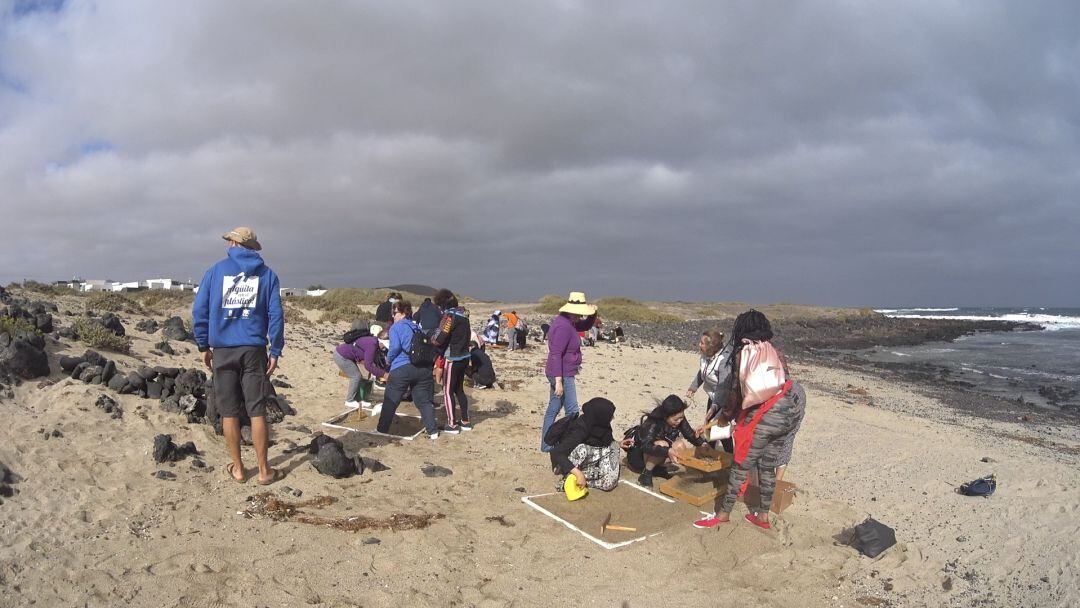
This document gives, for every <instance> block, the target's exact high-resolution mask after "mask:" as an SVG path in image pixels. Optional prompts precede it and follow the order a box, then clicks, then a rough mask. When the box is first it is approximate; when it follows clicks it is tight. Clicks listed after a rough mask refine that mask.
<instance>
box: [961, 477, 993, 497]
mask: <svg viewBox="0 0 1080 608" xmlns="http://www.w3.org/2000/svg"><path fill="white" fill-rule="evenodd" d="M996 489H997V478H995V477H994V476H993V475H987V476H986V477H981V478H979V479H976V480H975V481H969V482H967V483H965V484H960V487H959V488H957V490H956V491H957V492H959V493H961V494H963V495H964V496H990V495H991V494H993V493H994V490H996Z"/></svg>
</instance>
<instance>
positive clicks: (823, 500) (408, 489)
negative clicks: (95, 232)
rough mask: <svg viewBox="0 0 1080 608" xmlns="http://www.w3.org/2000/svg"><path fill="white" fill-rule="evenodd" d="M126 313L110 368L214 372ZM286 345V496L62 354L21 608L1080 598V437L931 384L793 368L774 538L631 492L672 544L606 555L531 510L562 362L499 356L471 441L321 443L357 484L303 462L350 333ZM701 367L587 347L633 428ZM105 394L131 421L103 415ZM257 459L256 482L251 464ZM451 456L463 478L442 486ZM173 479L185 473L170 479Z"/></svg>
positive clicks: (586, 392)
mask: <svg viewBox="0 0 1080 608" xmlns="http://www.w3.org/2000/svg"><path fill="white" fill-rule="evenodd" d="M65 306H68V305H66V304H64V305H62V308H61V310H62V312H63V310H64V308H65ZM485 307H486V305H477V306H476V310H485V309H486V308H485ZM122 316H123V318H124V323H125V325H127V326H128V328H129V334H130V335H132V336H133V338H134V348H133V351H132V354H131V355H130V356H128V355H115V356H114V355H112V354H109V356H110V358H113V359H114V360H115V361H116V362H117V364H118V365H119V366H120V367H121V368H123V369H126V370H130V369H135V368H136V367H137V366H138V365H140V364H141V363H144V362H145V363H149V364H150V365H171V366H177V367H198V365H199V364H200V360H199V357H198V353H197V352H196V351H195V348H194V346H193V345H192V344H185V345H176V344H174V346H175V347H176V348H177V349H178V352H177V354H176V355H171V356H169V355H166V356H156V355H151V354H150V350H151V349H152V348H153V345H154V342H156V341H158V340H159V338H158V337H156V336H150V335H147V334H143V333H141V332H139V331H137V330H134V329H132V328H133V326H134V323H135V322H137V321H138V320H140V319H141V318H143V317H140V316H138V315H122ZM57 318H58V320H59V321H61V322H62V323H66V322H67V319H68V317H65V316H63V314H61V315H60V316H58V317H57ZM474 321H475V319H474ZM474 324H475V323H474ZM286 331H287V347H286V351H285V357H284V358H283V359H282V363H281V368H280V370H279V375H278V376H277V377H278V378H280V379H281V380H283V381H285V382H286V383H287V384H288V385H290V388H279V389H278V390H279V394H281V395H282V396H283V397H285V398H286V399H287V400H288V402H289V403H290V404H291V405H292V406H293V407H294V408H295V409H296V411H297V415H296V416H290V417H287V418H286V419H285V421H284V422H282V423H280V424H277V425H275V426H274V428H273V431H272V439H273V441H274V444H273V445H272V446H271V448H270V457H271V462H272V464H273V465H274V466H277V467H281V468H283V469H284V470H285V471H286V472H287V477H286V479H284V480H283V481H281V482H279V483H277V484H275V485H272V486H269V487H268V488H262V487H260V486H258V485H257V484H255V483H254V481H253V480H249V481H248V482H247V483H246V484H244V485H239V484H237V483H234V482H233V481H231V480H230V479H229V478H228V476H227V475H226V473H225V471H224V464H225V463H226V462H227V455H226V450H225V445H224V441H223V439H222V438H221V437H219V436H215V435H214V432H213V429H212V427H210V426H208V425H205V424H190V423H187V422H185V420H184V419H183V417H182V416H179V415H177V414H173V413H167V412H164V411H162V410H161V409H160V407H159V405H158V402H157V401H156V400H150V399H140V398H138V397H137V396H135V395H116V394H115V393H112V392H110V391H108V389H107V388H106V387H104V386H97V385H87V384H84V383H82V382H79V381H76V380H72V379H70V378H67V377H66V376H65V375H63V374H61V373H59V369H58V367H57V364H56V356H57V355H60V354H81V353H82V352H83V351H84V350H85V346H84V345H82V344H79V343H76V342H70V341H65V342H60V343H52V341H51V340H50V345H49V347H48V350H49V352H50V355H52V356H51V357H50V365H52V367H53V374H52V375H51V376H50V377H49V378H47V379H39V380H34V381H28V382H24V383H23V384H22V385H21V386H19V387H17V388H15V389H14V397H13V398H5V399H3V400H2V401H0V412H2V413H3V416H4V421H5V424H4V425H3V428H2V429H0V463H3V464H4V465H6V466H7V467H8V468H9V469H11V471H12V472H13V473H14V474H15V476H17V477H16V480H15V482H14V483H13V484H12V487H13V488H15V490H17V493H16V494H14V496H12V497H10V498H6V499H4V502H3V504H2V505H0V534H2V538H3V542H2V543H0V590H2V593H0V606H5V607H6V606H31V605H36V606H118V605H129V606H169V607H171V606H177V607H180V606H184V607H187V606H552V605H554V606H569V605H575V606H647V605H659V604H669V605H683V606H718V605H743V606H833V607H839V606H860V605H864V606H1070V605H1077V604H1078V603H1080V592H1078V589H1080V579H1078V565H1080V564H1078V560H1080V551H1078V550H1077V547H1076V542H1075V540H1074V539H1075V537H1076V535H1077V534H1078V533H1080V529H1078V528H1080V524H1078V519H1077V514H1078V513H1077V511H1078V509H1080V507H1078V505H1080V472H1078V470H1080V469H1078V467H1077V461H1078V460H1080V438H1078V433H1077V432H1076V429H1075V428H1074V427H1071V426H1054V425H1052V424H1044V425H1025V424H1020V423H1009V422H1002V421H992V420H987V419H982V418H975V417H971V416H968V415H965V414H963V413H960V412H958V411H957V410H956V409H953V408H950V407H948V405H947V404H945V403H942V402H941V401H939V400H935V399H933V398H930V397H928V396H925V395H924V394H922V393H921V392H920V391H919V390H917V389H918V387H916V386H911V385H906V384H904V383H901V382H893V381H884V380H881V379H879V378H875V377H872V376H868V375H864V374H861V373H859V372H855V371H842V370H838V369H832V368H829V367H825V366H822V365H819V364H810V363H808V362H806V361H802V360H799V359H796V360H795V361H794V362H793V368H794V373H795V375H796V376H797V378H799V379H800V380H801V381H802V382H803V383H804V385H805V387H806V390H807V395H808V403H809V405H808V409H807V414H806V419H805V422H804V424H803V427H802V430H801V432H800V434H799V435H798V439H797V441H796V444H795V454H794V458H793V460H792V463H791V466H790V467H789V469H788V472H787V475H786V477H785V479H786V480H787V481H791V482H794V483H795V484H796V485H797V486H798V492H797V497H796V499H795V503H794V505H793V506H791V507H790V508H788V509H787V510H785V511H784V513H783V514H782V515H780V516H778V517H777V518H776V520H775V521H776V523H775V525H774V530H773V531H772V532H763V531H761V530H758V529H756V528H755V527H753V526H751V525H749V524H748V523H746V522H744V521H742V518H741V515H742V513H743V512H745V508H744V507H743V506H742V505H738V506H737V507H736V511H735V513H734V515H735V517H733V523H731V524H727V525H725V526H720V527H718V528H717V529H713V530H697V529H694V528H693V527H692V526H691V525H690V522H691V521H692V520H693V519H695V518H696V517H697V515H698V513H699V510H698V509H696V508H694V507H691V506H689V505H685V504H681V503H675V504H672V503H667V502H663V501H660V500H658V499H654V498H653V497H651V496H648V495H645V494H644V493H642V492H640V491H639V490H636V489H634V488H632V487H631V486H629V485H620V486H619V488H618V489H617V490H616V491H615V492H618V493H623V494H619V495H618V496H622V497H624V498H625V500H626V501H629V502H627V504H629V503H633V504H637V503H638V502H640V503H641V504H642V505H645V506H643V507H641V508H640V509H638V510H637V511H636V512H635V511H631V512H626V513H622V512H619V513H618V516H619V517H622V518H624V521H628V520H629V519H633V518H634V517H638V518H642V517H644V518H645V519H642V521H641V522H640V525H641V526H642V530H645V529H646V528H647V530H648V532H649V533H655V535H653V536H650V537H648V538H646V539H645V540H642V541H640V542H635V543H633V544H630V545H628V546H625V547H622V548H618V549H612V550H608V549H605V548H603V547H601V546H600V545H598V544H596V543H594V542H592V541H591V540H589V539H587V538H585V537H584V536H583V535H581V534H578V533H577V532H575V531H573V530H570V529H568V528H567V527H565V526H564V525H563V524H561V523H559V522H557V521H555V520H553V519H552V518H550V517H548V516H546V515H545V514H543V513H541V512H540V511H538V510H536V509H533V508H530V506H528V505H527V504H525V503H524V502H523V501H522V498H523V497H526V496H534V495H542V494H547V493H550V492H552V491H553V488H554V484H555V481H556V478H555V477H554V476H553V475H552V474H551V471H550V466H549V462H548V458H547V457H546V455H542V454H541V453H540V452H539V451H538V449H537V443H538V440H539V427H540V422H541V417H542V413H543V409H544V407H545V405H546V402H547V384H546V380H545V379H544V377H543V375H542V374H543V371H542V370H543V362H544V358H545V356H546V349H545V348H544V347H543V346H542V345H532V346H531V347H530V348H528V349H526V350H524V351H519V352H509V353H508V352H505V351H502V350H496V351H494V353H493V360H494V364H495V367H496V370H497V372H498V374H499V377H500V380H501V382H502V384H503V386H504V388H503V389H501V390H500V389H492V390H485V391H479V390H470V399H471V400H472V403H473V404H474V405H473V406H472V409H473V411H474V412H475V414H474V415H473V421H474V423H475V430H474V431H472V432H468V433H464V434H461V435H458V436H445V435H444V436H442V437H440V438H439V439H438V440H437V441H434V442H432V441H428V440H426V439H423V437H422V436H421V438H420V439H417V440H415V441H401V440H394V439H388V438H385V437H376V436H373V435H367V434H362V433H347V432H345V431H341V430H335V429H322V430H326V431H327V433H328V434H330V435H333V436H337V437H341V438H342V440H343V441H344V443H345V445H346V447H347V448H349V449H352V450H358V451H359V453H360V454H361V455H362V456H363V457H364V458H366V459H373V460H377V461H378V462H380V463H382V464H384V465H386V466H387V467H389V470H384V471H378V472H372V471H370V470H369V471H368V472H365V473H364V474H363V475H359V476H354V477H351V478H348V479H340V480H337V479H333V478H330V477H326V476H323V475H320V474H319V473H318V472H317V471H316V470H315V469H314V468H313V467H312V466H311V464H310V463H309V458H310V457H309V455H308V454H307V453H306V452H304V451H291V450H290V448H291V447H292V446H297V445H300V446H302V445H305V444H306V443H307V442H308V441H310V437H311V433H312V432H313V431H319V430H321V427H320V425H321V423H322V422H323V421H326V420H328V419H330V418H332V417H333V416H335V415H337V414H340V413H341V412H342V409H343V408H342V405H341V404H342V398H341V396H342V395H341V393H342V392H343V389H344V380H343V379H342V378H340V377H339V376H338V374H337V368H336V367H335V366H334V364H333V362H332V360H331V358H330V354H329V353H330V349H331V348H332V347H333V346H334V343H335V342H334V340H335V338H336V335H337V334H338V333H339V329H338V328H336V326H332V325H316V326H308V325H298V324H290V325H288V326H287V330H286ZM696 365H697V357H696V356H695V355H694V354H692V353H689V352H686V351H682V350H674V349H671V348H667V347H659V346H651V345H647V344H634V343H633V342H631V344H629V345H627V344H624V345H613V344H606V343H602V344H600V345H599V346H597V347H595V348H586V349H585V364H584V368H583V371H582V374H581V375H580V376H579V380H578V394H579V396H580V398H581V400H582V401H584V400H586V399H588V398H590V397H594V396H605V397H607V398H609V399H611V400H612V401H613V402H614V403H615V404H616V406H617V408H618V409H617V412H616V422H615V424H614V425H613V426H614V428H615V430H616V432H617V433H621V431H622V430H623V429H625V428H628V427H629V426H631V425H632V424H634V423H635V422H636V420H637V418H638V416H639V415H640V414H641V412H642V411H643V410H646V409H649V408H650V407H651V406H652V404H653V403H654V399H660V398H663V397H664V396H666V395H667V394H669V393H677V394H681V393H682V392H683V391H685V389H686V385H687V384H688V381H689V379H690V378H691V376H692V374H693V372H694V370H695V369H696ZM43 380H44V381H43ZM103 393H108V394H110V395H111V396H112V397H113V398H115V399H116V400H117V402H118V403H119V404H120V405H121V407H122V409H123V416H122V418H119V419H114V418H110V416H109V415H108V414H106V413H105V412H103V411H102V410H101V409H100V408H98V407H96V406H95V405H94V404H95V401H96V400H97V399H98V397H99V396H100V395H101V394H103ZM437 409H438V408H437ZM690 412H691V416H690V418H691V419H692V420H696V419H698V418H700V417H701V416H702V415H703V413H704V404H703V402H702V397H700V396H699V397H698V402H697V403H696V404H694V405H693V406H692V407H691V410H690ZM54 431H57V432H54ZM160 433H169V434H171V435H172V436H173V438H174V440H175V441H176V443H178V444H179V443H182V442H186V441H193V442H194V443H195V444H196V446H197V448H198V450H199V452H200V454H201V455H200V457H199V459H200V460H201V461H203V462H205V464H206V466H205V467H202V468H200V467H197V466H195V465H193V464H192V463H193V461H194V459H193V458H190V457H189V458H187V459H184V460H182V461H179V462H177V463H174V464H173V465H172V466H170V465H168V464H165V465H159V464H156V463H155V462H154V461H153V460H152V458H151V448H152V444H153V438H154V436H155V435H157V434H160ZM46 435H47V437H46ZM287 450H289V451H287ZM245 460H246V462H247V464H248V466H253V465H254V459H253V456H252V452H251V451H250V448H245ZM429 465H438V466H441V467H445V468H447V469H450V470H451V471H452V474H450V475H447V476H443V477H429V476H426V475H425V474H424V471H423V469H424V468H425V467H427V466H429ZM159 470H165V471H167V472H169V473H172V474H174V475H175V478H172V479H159V478H157V477H155V473H156V472H157V471H159ZM989 473H994V474H996V475H997V477H998V480H999V483H1000V486H999V488H998V491H997V493H996V494H995V495H994V496H993V497H991V498H988V499H984V498H971V497H964V496H961V495H958V494H956V493H955V492H954V488H955V487H956V486H957V485H958V484H960V483H961V482H964V481H968V480H970V479H974V478H976V477H980V476H982V475H986V474H989ZM623 478H624V479H627V480H634V479H635V478H636V476H634V475H632V474H631V473H630V472H629V471H624V474H623ZM290 490H291V491H290ZM263 491H268V492H271V493H272V494H273V496H274V497H276V498H279V499H281V500H286V501H290V502H301V501H307V500H312V499H316V498H317V497H321V496H330V497H333V498H334V499H335V500H336V501H335V502H333V504H329V505H327V506H324V507H318V508H316V507H301V511H304V512H306V513H309V514H313V515H321V516H326V517H334V518H341V517H346V518H347V517H354V516H368V517H373V518H388V517H390V516H392V515H393V514H396V513H402V514H413V515H441V516H442V517H440V518H437V519H433V520H432V523H431V525H430V526H429V527H426V528H423V529H417V530H403V531H391V530H387V529H371V530H361V531H358V532H351V531H342V530H338V529H334V528H332V527H327V526H315V525H309V524H304V523H298V522H296V521H274V520H271V519H266V518H260V517H249V516H245V515H244V511H245V509H247V508H248V507H249V506H250V503H249V500H248V499H249V497H252V496H254V495H256V494H258V493H259V492H263ZM296 491H299V492H296ZM296 494H301V495H300V496H297V495H296ZM595 494H600V493H599V492H596V493H595ZM614 495H615V494H614V493H613V496H614ZM556 498H558V499H559V500H560V501H561V502H562V503H565V500H564V499H562V498H561V497H556ZM547 500H550V499H547ZM604 500H607V501H608V502H607V503H604V502H602V501H604ZM621 500H622V499H619V500H616V501H614V502H613V501H612V499H611V497H610V496H590V497H588V498H586V499H585V500H584V501H582V503H575V504H574V505H567V504H563V505H561V508H570V507H571V506H576V505H578V504H580V505H581V508H582V509H586V508H594V509H595V508H597V507H596V505H597V504H600V505H601V508H607V507H604V506H603V505H606V504H614V505H616V506H615V507H613V508H615V509H619V508H621V507H619V506H618V503H619V502H620V501H621ZM590 501H593V502H592V503H590ZM589 504H592V505H593V506H592V507H589V506H588V505H589ZM867 516H873V517H874V518H876V519H878V520H880V521H882V522H884V523H886V524H888V525H890V526H892V527H893V528H895V530H896V535H897V539H898V544H897V545H896V546H894V547H892V548H891V549H889V550H888V551H886V552H885V553H884V554H883V555H881V556H879V557H878V558H876V559H869V558H866V557H862V556H860V555H859V553H858V551H856V550H855V549H854V548H852V547H851V546H849V545H848V544H846V541H847V534H846V531H847V530H849V529H850V527H851V526H853V525H854V524H857V523H859V522H861V521H862V520H864V519H865V518H866V517H867ZM734 522H738V523H734ZM613 538H615V537H613ZM619 538H622V537H619Z"/></svg>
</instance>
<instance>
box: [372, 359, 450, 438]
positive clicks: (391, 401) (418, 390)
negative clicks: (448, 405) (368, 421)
mask: <svg viewBox="0 0 1080 608" xmlns="http://www.w3.org/2000/svg"><path fill="white" fill-rule="evenodd" d="M434 385H435V381H434V380H433V379H432V378H431V368H430V367H416V366H415V365H413V364H412V363H407V364H405V365H402V366H401V367H398V368H397V369H394V370H393V371H391V372H390V379H389V380H387V381H386V391H385V392H384V393H383V406H382V413H381V414H379V423H378V425H376V427H375V430H377V431H379V432H380V433H389V432H390V425H391V424H392V423H393V422H394V414H396V413H397V408H398V405H400V404H401V398H402V397H403V396H404V395H405V391H406V390H407V389H408V388H409V387H410V386H411V387H412V398H413V404H414V405H415V406H416V409H418V410H420V420H421V421H422V422H423V423H424V429H425V430H426V431H427V432H428V435H431V434H433V433H438V432H439V427H437V426H436V425H435V405H434V404H433V403H432V402H431V394H432V392H433V389H434Z"/></svg>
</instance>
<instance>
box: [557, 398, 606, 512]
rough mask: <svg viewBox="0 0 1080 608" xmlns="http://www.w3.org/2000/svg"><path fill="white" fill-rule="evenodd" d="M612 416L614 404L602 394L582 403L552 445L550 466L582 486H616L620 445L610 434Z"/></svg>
mask: <svg viewBox="0 0 1080 608" xmlns="http://www.w3.org/2000/svg"><path fill="white" fill-rule="evenodd" d="M614 417H615V404H614V403H612V402H611V401H608V400H607V399H604V398H602V397H596V398H594V399H589V400H588V401H587V402H585V405H583V406H581V415H579V416H578V417H577V418H576V419H574V420H573V422H571V423H570V426H569V428H567V429H566V432H565V433H563V436H562V437H561V438H560V439H559V440H558V442H557V443H556V444H555V445H554V446H552V448H551V467H552V469H553V470H554V471H555V473H556V474H558V475H559V477H560V479H561V480H565V479H566V477H567V476H568V475H573V476H574V477H576V478H577V484H578V485H579V486H581V487H586V486H588V487H590V488H596V489H597V490H603V491H605V492H607V491H609V490H613V489H615V486H616V485H618V483H619V444H617V443H615V438H614V437H613V436H612V434H611V420H612V419H613V418H614ZM558 487H559V488H562V484H561V483H560V484H559V486H558Z"/></svg>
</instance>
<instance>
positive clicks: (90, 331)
mask: <svg viewBox="0 0 1080 608" xmlns="http://www.w3.org/2000/svg"><path fill="white" fill-rule="evenodd" d="M72 328H73V329H74V330H75V333H76V334H77V335H78V336H79V341H80V342H82V343H83V344H86V345H87V346H90V347H92V348H100V349H103V350H111V351H113V352H118V353H125V354H126V353H129V352H131V338H130V337H129V336H118V335H116V334H114V333H113V332H111V331H109V330H107V329H105V327H104V326H103V325H101V324H100V323H95V322H94V321H93V320H92V319H86V318H79V319H76V320H75V324H74V325H73V326H72Z"/></svg>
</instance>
